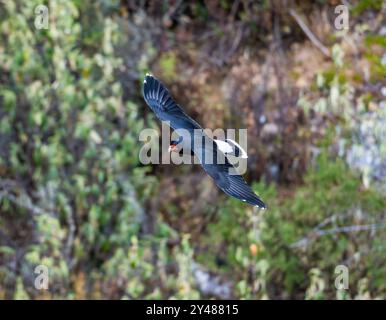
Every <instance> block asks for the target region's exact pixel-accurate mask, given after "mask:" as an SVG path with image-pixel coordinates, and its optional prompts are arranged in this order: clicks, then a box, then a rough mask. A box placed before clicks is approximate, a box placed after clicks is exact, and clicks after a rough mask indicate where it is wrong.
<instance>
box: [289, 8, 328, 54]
mask: <svg viewBox="0 0 386 320" xmlns="http://www.w3.org/2000/svg"><path fill="white" fill-rule="evenodd" d="M289 13H290V15H291V16H292V17H293V18H294V19H295V20H296V22H297V23H298V25H299V27H300V28H301V29H302V30H303V32H304V33H305V34H306V36H307V37H308V38H309V39H310V40H311V42H312V43H313V44H314V45H315V47H317V48H318V49H319V50H320V51H321V52H322V53H323V54H324V55H325V56H326V57H330V56H331V55H330V51H329V50H328V48H327V47H326V46H324V45H323V44H322V43H321V42H320V41H319V40H318V38H317V37H316V36H315V35H314V34H313V33H312V32H311V30H310V29H309V28H308V26H307V25H306V24H305V22H304V21H303V20H302V18H301V17H300V16H299V15H298V14H297V13H296V11H295V10H294V9H290V10H289Z"/></svg>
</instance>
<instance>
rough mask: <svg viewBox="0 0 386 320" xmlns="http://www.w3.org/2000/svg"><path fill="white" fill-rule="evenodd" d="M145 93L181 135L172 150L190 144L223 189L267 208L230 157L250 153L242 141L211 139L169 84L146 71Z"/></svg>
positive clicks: (147, 99)
mask: <svg viewBox="0 0 386 320" xmlns="http://www.w3.org/2000/svg"><path fill="white" fill-rule="evenodd" d="M143 96H144V98H145V101H146V103H147V104H148V105H149V107H150V109H151V110H152V111H153V112H154V113H155V115H156V116H157V118H158V119H160V120H161V121H167V122H168V123H169V125H170V126H171V127H172V128H173V129H174V131H175V132H176V133H177V135H178V136H179V139H178V140H177V141H171V143H170V146H169V152H172V151H173V152H180V150H181V149H184V150H186V148H190V150H191V152H192V154H194V155H195V156H196V157H197V158H198V159H199V161H200V164H201V165H202V167H203V168H204V170H205V171H206V173H207V174H208V175H209V176H210V177H211V178H212V179H213V180H214V182H215V183H216V185H217V186H218V187H219V188H220V189H221V190H222V191H224V192H225V193H226V194H228V195H230V196H232V197H235V198H237V199H239V200H241V201H243V202H246V203H249V204H251V205H253V206H256V207H259V208H261V209H265V208H266V205H265V204H264V202H263V201H262V200H261V199H260V198H259V197H258V196H257V195H256V194H255V193H254V192H253V190H252V189H251V187H250V186H249V185H248V184H247V183H246V182H245V180H244V179H243V177H242V176H241V175H239V174H237V172H236V169H235V168H234V166H233V165H232V164H231V163H230V162H229V160H228V159H227V156H229V155H233V156H236V157H241V158H247V157H248V156H247V153H246V152H245V151H244V150H243V149H242V148H241V146H240V145H239V144H237V143H236V142H235V141H233V140H231V139H226V140H225V141H221V140H215V139H211V138H210V137H209V136H208V135H207V134H205V132H204V130H203V129H202V128H201V126H200V125H199V124H198V123H197V122H196V121H194V120H193V119H192V118H190V117H189V116H188V115H187V114H186V113H185V112H184V110H183V109H182V108H181V107H180V106H179V105H178V104H177V103H176V102H175V101H174V100H173V98H172V97H171V95H170V93H169V91H168V90H167V89H166V87H165V86H164V85H163V84H162V83H161V82H160V81H159V80H158V79H156V78H155V77H153V76H152V75H150V74H146V77H145V79H144V83H143ZM231 172H232V173H231ZM235 172H236V173H235Z"/></svg>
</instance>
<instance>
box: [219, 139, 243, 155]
mask: <svg viewBox="0 0 386 320" xmlns="http://www.w3.org/2000/svg"><path fill="white" fill-rule="evenodd" d="M214 142H216V144H217V147H218V148H219V149H220V151H221V152H223V153H224V154H230V155H235V150H236V149H239V150H240V155H239V158H242V159H247V158H248V155H247V153H246V152H245V150H244V149H243V148H241V146H240V145H239V144H238V143H237V142H235V141H233V140H232V139H226V141H222V140H216V139H214Z"/></svg>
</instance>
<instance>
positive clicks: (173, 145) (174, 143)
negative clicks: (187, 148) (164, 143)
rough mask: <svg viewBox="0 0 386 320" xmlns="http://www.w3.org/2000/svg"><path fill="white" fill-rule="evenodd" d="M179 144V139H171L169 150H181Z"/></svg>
mask: <svg viewBox="0 0 386 320" xmlns="http://www.w3.org/2000/svg"><path fill="white" fill-rule="evenodd" d="M178 144H179V141H175V140H172V141H170V145H169V149H168V151H169V152H179V148H178Z"/></svg>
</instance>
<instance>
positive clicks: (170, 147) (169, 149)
mask: <svg viewBox="0 0 386 320" xmlns="http://www.w3.org/2000/svg"><path fill="white" fill-rule="evenodd" d="M175 150H176V146H175V145H174V144H171V145H170V146H169V148H168V151H169V152H172V151H175Z"/></svg>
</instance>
